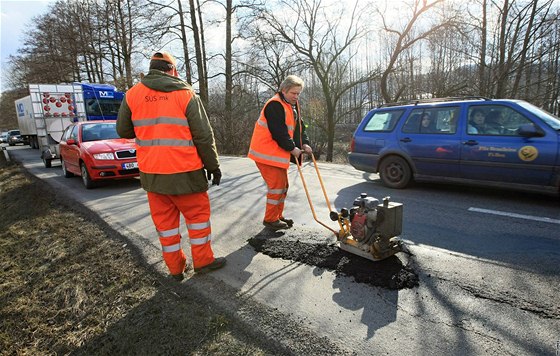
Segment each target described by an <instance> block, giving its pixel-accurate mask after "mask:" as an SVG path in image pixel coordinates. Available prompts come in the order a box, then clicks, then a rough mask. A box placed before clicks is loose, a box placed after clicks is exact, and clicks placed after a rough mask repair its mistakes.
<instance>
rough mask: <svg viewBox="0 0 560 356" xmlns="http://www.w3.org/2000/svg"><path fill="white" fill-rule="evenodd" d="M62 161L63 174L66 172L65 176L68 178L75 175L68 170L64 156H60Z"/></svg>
mask: <svg viewBox="0 0 560 356" xmlns="http://www.w3.org/2000/svg"><path fill="white" fill-rule="evenodd" d="M60 163H61V165H62V174H64V177H66V178H70V177H73V176H74V173H71V172H68V170H67V169H66V163H65V162H64V160H63V159H62V157H61V158H60Z"/></svg>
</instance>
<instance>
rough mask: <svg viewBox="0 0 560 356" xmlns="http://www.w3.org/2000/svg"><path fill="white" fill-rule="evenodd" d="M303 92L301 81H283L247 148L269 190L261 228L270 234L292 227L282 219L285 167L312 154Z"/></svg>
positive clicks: (256, 125) (294, 78)
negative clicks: (303, 115) (301, 104)
mask: <svg viewBox="0 0 560 356" xmlns="http://www.w3.org/2000/svg"><path fill="white" fill-rule="evenodd" d="M302 90H303V80H302V79H301V78H299V77H296V76H295V75H289V76H287V77H286V79H284V81H283V82H282V83H281V84H280V88H279V90H278V92H277V93H276V94H275V95H274V96H273V97H272V98H271V99H269V100H268V101H267V102H266V104H265V106H264V108H263V109H262V111H261V114H260V117H259V119H258V120H257V122H256V123H255V129H254V131H253V137H252V139H251V146H250V148H249V154H248V157H249V158H251V159H252V160H253V161H255V163H256V164H257V168H258V169H259V171H260V172H261V175H262V177H263V179H264V181H265V182H266V185H267V188H268V191H267V194H266V212H265V215H264V220H263V225H264V226H266V227H267V228H269V229H272V230H281V229H287V228H289V227H291V226H292V225H293V224H294V221H293V220H292V219H288V218H285V217H284V215H283V212H284V200H285V199H286V195H287V193H288V167H289V166H290V161H292V162H294V161H295V158H300V155H301V153H302V150H303V151H305V152H306V153H307V154H311V153H312V152H313V150H312V149H311V147H310V146H309V139H308V138H307V135H306V134H305V125H304V124H303V121H302V118H301V112H300V107H299V101H298V98H299V95H300V94H301V92H302ZM292 156H293V157H292Z"/></svg>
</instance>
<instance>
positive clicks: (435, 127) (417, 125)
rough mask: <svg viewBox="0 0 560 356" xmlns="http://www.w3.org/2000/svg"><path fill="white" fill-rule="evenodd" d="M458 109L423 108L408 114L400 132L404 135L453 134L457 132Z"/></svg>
mask: <svg viewBox="0 0 560 356" xmlns="http://www.w3.org/2000/svg"><path fill="white" fill-rule="evenodd" d="M458 116H459V108H457V107H441V108H428V109H426V108H423V109H414V110H412V111H411V112H410V115H409V116H408V119H407V121H406V123H405V124H404V126H403V128H402V131H403V132H404V133H426V134H454V133H455V132H456V131H457V125H456V121H457V117H458Z"/></svg>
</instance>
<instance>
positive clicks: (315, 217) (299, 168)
mask: <svg viewBox="0 0 560 356" xmlns="http://www.w3.org/2000/svg"><path fill="white" fill-rule="evenodd" d="M311 157H312V158H313V163H314V165H315V170H316V171H317V176H318V177H319V182H320V183H321V189H322V190H323V194H324V195H325V199H326V200H327V205H328V207H329V211H332V210H331V203H330V202H329V198H328V197H327V192H326V191H325V186H324V184H323V179H322V178H321V174H320V173H319V167H318V166H317V161H315V156H314V155H313V153H311ZM294 158H295V159H296V166H297V169H298V172H299V176H300V178H301V182H302V183H303V189H304V190H305V195H306V196H307V201H308V202H309V207H310V208H311V212H312V213H313V219H315V221H317V222H318V223H319V224H321V225H323V226H324V227H326V228H327V229H329V230H331V231H332V232H333V233H334V234H335V236H336V237H338V231H336V230H334V229H332V228H330V227H329V226H328V225H326V224H324V223H323V222H321V221H319V219H317V214H316V213H315V208H314V207H313V202H311V197H310V196H309V190H308V189H307V183H305V178H304V177H303V173H302V171H301V167H300V162H299V159H298V158H297V157H294ZM339 224H340V222H339Z"/></svg>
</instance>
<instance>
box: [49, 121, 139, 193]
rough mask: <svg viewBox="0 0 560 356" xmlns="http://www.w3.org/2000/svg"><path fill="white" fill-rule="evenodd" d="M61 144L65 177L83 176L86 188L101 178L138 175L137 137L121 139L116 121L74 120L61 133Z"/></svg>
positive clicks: (61, 157)
mask: <svg viewBox="0 0 560 356" xmlns="http://www.w3.org/2000/svg"><path fill="white" fill-rule="evenodd" d="M59 147H60V161H61V163H62V171H63V173H64V176H65V177H67V178H70V177H72V176H74V175H78V176H81V177H82V181H83V182H84V185H85V187H86V188H87V189H91V188H94V187H95V186H96V183H97V182H99V181H102V180H111V179H123V178H134V177H137V176H138V175H139V171H138V163H137V162H136V147H135V144H134V140H133V139H125V138H120V137H119V135H118V134H117V130H116V122H115V121H82V122H75V123H73V124H71V125H70V126H68V127H67V128H66V130H65V131H64V133H63V134H62V139H61V140H60V146H59Z"/></svg>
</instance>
